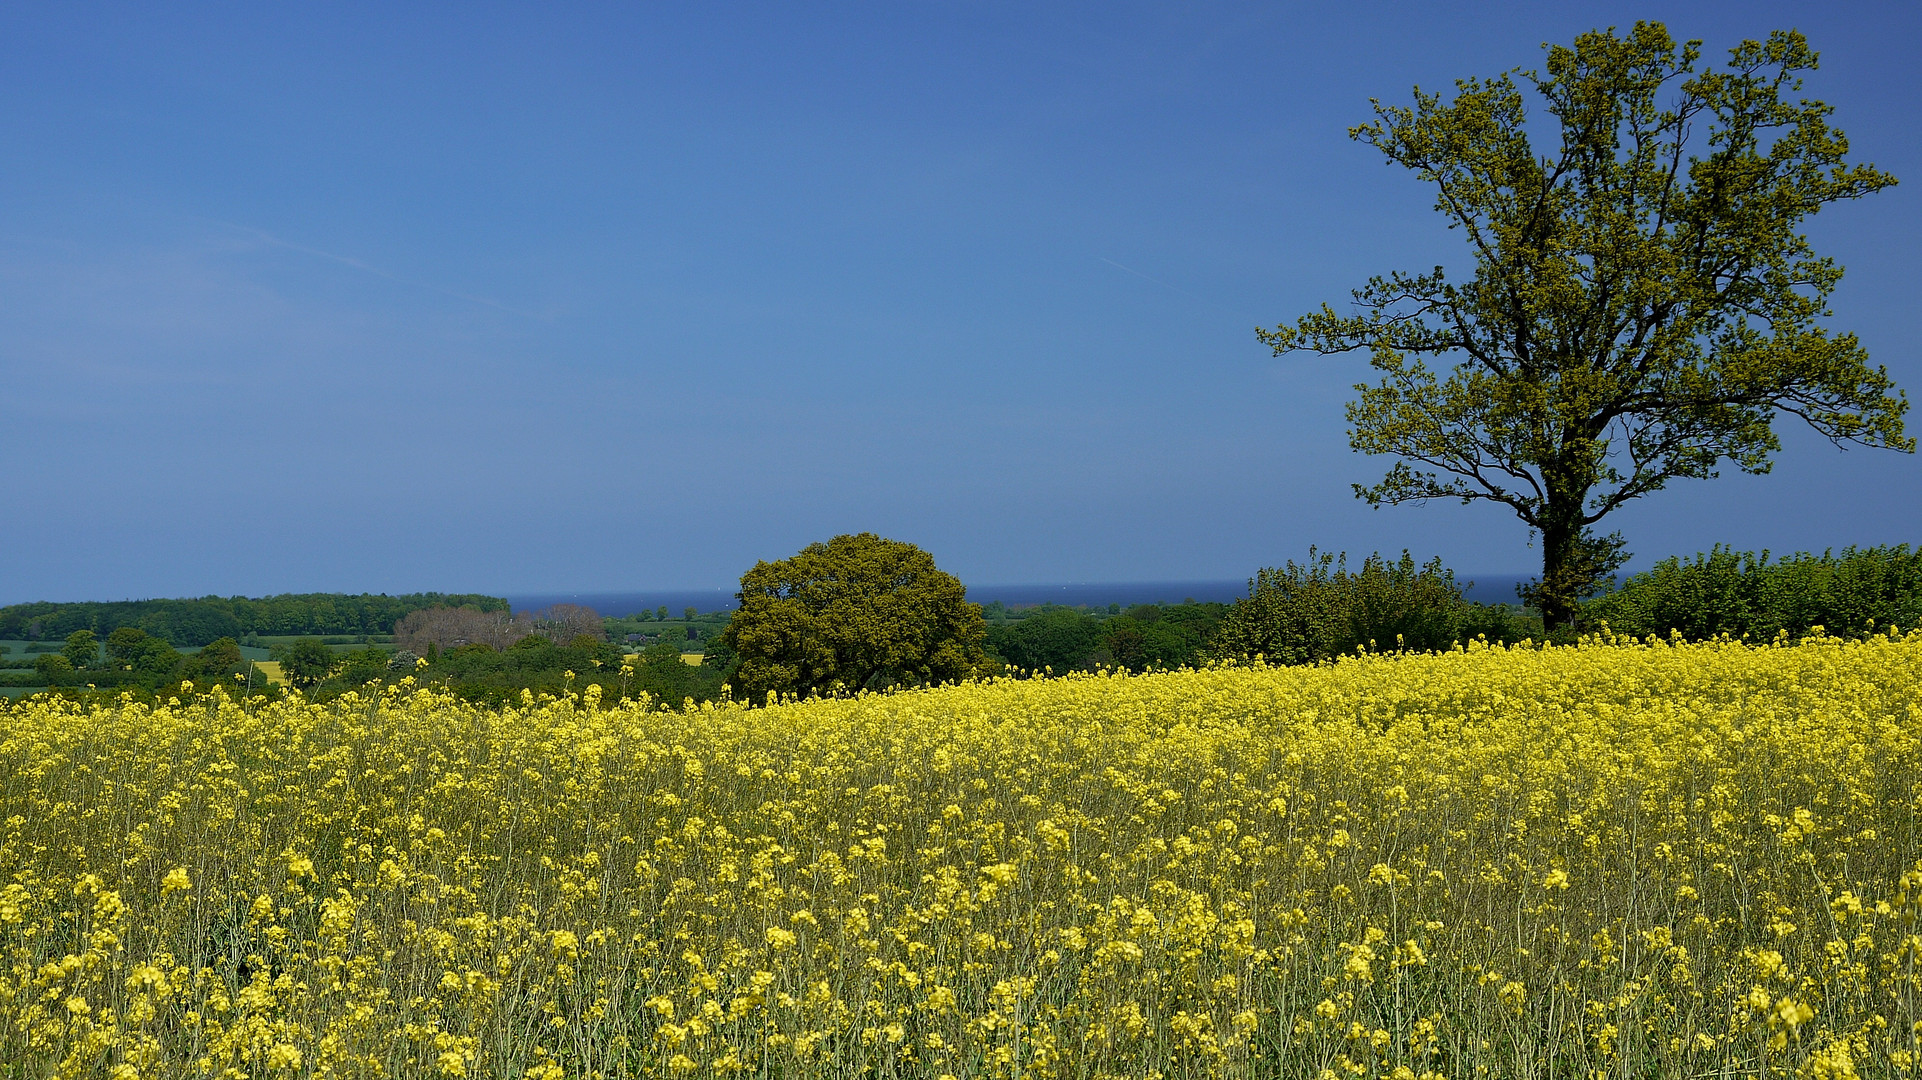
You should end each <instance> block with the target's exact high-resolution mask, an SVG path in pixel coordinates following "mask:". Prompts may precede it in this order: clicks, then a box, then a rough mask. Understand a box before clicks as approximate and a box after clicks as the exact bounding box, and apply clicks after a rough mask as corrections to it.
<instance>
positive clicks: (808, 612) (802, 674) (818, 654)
mask: <svg viewBox="0 0 1922 1080" xmlns="http://www.w3.org/2000/svg"><path fill="white" fill-rule="evenodd" d="M739 600H740V610H739V611H737V612H735V614H734V618H733V620H732V621H730V622H729V623H728V627H727V630H726V631H725V632H724V633H723V634H722V637H721V641H722V643H723V644H724V645H726V646H727V647H728V648H729V649H732V650H733V651H734V652H735V653H736V654H738V656H739V658H740V667H739V668H738V669H737V670H736V671H735V673H734V677H733V680H732V684H733V686H734V688H735V689H736V690H737V691H738V692H739V693H740V694H741V695H742V696H745V697H746V698H747V699H748V700H750V701H758V700H760V699H762V698H763V697H765V695H766V694H767V693H768V692H770V691H779V692H781V693H792V694H802V695H807V694H823V695H830V694H844V693H855V692H858V691H861V690H867V689H878V688H882V687H888V686H915V685H922V684H927V683H939V682H947V681H953V680H958V679H964V678H967V677H968V676H969V675H971V674H974V673H975V672H976V671H978V670H980V669H981V668H982V667H983V665H984V664H985V663H986V661H987V655H986V653H985V651H984V650H983V649H982V646H981V643H982V639H983V637H984V636H985V633H986V631H985V628H984V626H983V623H982V620H981V608H980V605H978V604H971V603H968V601H967V591H966V590H965V589H964V588H963V587H962V585H961V582H960V579H958V578H956V577H955V576H954V575H952V574H949V573H945V572H943V571H942V570H940V569H939V568H937V567H936V566H935V564H934V558H933V557H932V556H930V555H929V554H928V553H927V552H925V551H922V550H921V549H920V548H918V547H916V546H914V545H913V544H908V543H902V542H900V541H897V540H887V539H883V538H882V537H879V536H876V535H875V534H873V533H860V534H857V535H853V536H837V537H835V538H834V539H832V540H829V541H828V542H827V543H825V544H818V543H817V544H810V545H808V546H807V547H806V548H804V549H802V550H801V552H800V553H799V554H797V555H795V556H793V557H792V558H787V559H782V560H780V561H778V562H758V563H755V564H754V567H753V569H751V570H749V571H748V572H747V573H746V574H743V575H742V576H741V591H740V593H739Z"/></svg>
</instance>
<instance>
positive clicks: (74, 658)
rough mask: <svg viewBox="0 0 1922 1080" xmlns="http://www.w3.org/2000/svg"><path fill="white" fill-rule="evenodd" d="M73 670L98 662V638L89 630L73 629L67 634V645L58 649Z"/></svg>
mask: <svg viewBox="0 0 1922 1080" xmlns="http://www.w3.org/2000/svg"><path fill="white" fill-rule="evenodd" d="M60 655H62V656H64V657H66V658H67V663H69V664H71V665H73V668H74V670H75V671H79V670H82V669H84V668H90V667H93V666H94V665H95V664H97V663H99V662H100V639H99V638H98V637H96V636H94V632H93V631H91V630H75V631H74V632H73V633H71V634H68V635H67V647H66V648H64V649H61V650H60Z"/></svg>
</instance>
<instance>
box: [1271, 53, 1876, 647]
mask: <svg viewBox="0 0 1922 1080" xmlns="http://www.w3.org/2000/svg"><path fill="white" fill-rule="evenodd" d="M1699 57H1700V49H1699V46H1698V44H1697V43H1694V42H1690V43H1688V44H1685V45H1680V46H1678V45H1677V44H1676V43H1675V42H1674V41H1673V40H1672V39H1671V38H1670V37H1669V34H1668V31H1667V30H1666V29H1665V28H1664V27H1663V26H1662V25H1661V24H1659V23H1637V24H1636V25H1635V28H1634V29H1633V30H1632V31H1631V32H1630V33H1629V34H1628V35H1627V36H1626V37H1621V38H1617V37H1615V36H1614V34H1613V33H1612V32H1600V31H1597V32H1591V33H1587V34H1583V35H1581V36H1580V37H1578V38H1577V39H1576V40H1575V44H1574V47H1573V48H1568V47H1563V46H1555V47H1552V48H1550V49H1549V53H1548V58H1547V72H1546V74H1543V73H1541V72H1536V71H1521V72H1519V73H1518V74H1519V76H1520V79H1521V80H1522V82H1524V83H1526V84H1527V85H1528V86H1530V87H1532V89H1533V90H1534V91H1535V92H1536V96H1537V97H1538V98H1539V100H1540V103H1541V107H1542V110H1543V111H1544V112H1545V113H1546V114H1547V115H1548V117H1550V118H1551V121H1552V124H1551V126H1550V128H1549V130H1550V131H1551V132H1552V133H1554V134H1553V137H1554V138H1555V139H1556V140H1557V141H1558V142H1559V145H1558V146H1553V147H1550V148H1549V149H1548V151H1547V152H1546V153H1543V152H1539V151H1538V150H1537V149H1536V148H1535V146H1534V145H1532V144H1531V142H1530V141H1529V138H1528V135H1527V133H1526V132H1525V130H1524V114H1525V111H1526V110H1525V105H1526V101H1525V98H1524V95H1523V93H1522V90H1521V89H1520V88H1519V87H1518V85H1517V81H1516V78H1515V77H1513V76H1510V75H1503V76H1500V77H1498V78H1494V79H1488V80H1482V79H1468V80H1464V81H1461V82H1459V83H1457V91H1456V94H1455V96H1454V99H1453V100H1452V101H1444V100H1443V99H1442V97H1441V95H1439V94H1433V93H1424V92H1422V91H1421V90H1420V89H1417V90H1416V91H1415V95H1414V97H1415V100H1414V104H1413V105H1412V106H1390V105H1382V104H1377V105H1376V107H1375V112H1376V119H1375V121H1374V122H1373V123H1369V124H1364V125H1362V126H1359V127H1356V128H1354V129H1353V130H1352V132H1351V134H1352V135H1353V137H1354V138H1356V139H1357V140H1359V141H1361V142H1365V143H1367V144H1369V145H1371V146H1373V147H1375V148H1376V149H1378V150H1380V151H1381V152H1382V153H1383V155H1385V156H1386V157H1387V159H1388V160H1389V161H1390V162H1393V163H1395V164H1399V165H1402V166H1405V167H1407V168H1408V169H1410V170H1412V171H1413V172H1414V173H1415V175H1416V176H1418V177H1419V178H1420V179H1421V180H1422V181H1423V182H1425V183H1428V184H1432V185H1434V187H1435V188H1436V191H1437V201H1436V209H1437V210H1438V211H1440V212H1441V213H1442V214H1443V215H1444V216H1445V217H1446V218H1447V219H1448V221H1449V225H1450V227H1451V228H1453V229H1457V230H1459V232H1460V234H1461V236H1462V237H1463V239H1464V240H1466V241H1467V242H1468V244H1469V250H1470V254H1471V256H1472V258H1473V263H1474V274H1473V277H1472V279H1471V280H1469V281H1468V282H1466V283H1456V282H1451V281H1449V280H1448V279H1447V277H1446V275H1445V274H1444V272H1443V270H1442V269H1441V268H1440V267H1436V268H1435V270H1434V271H1433V272H1432V273H1425V274H1407V273H1399V272H1398V273H1395V274H1391V275H1389V276H1387V277H1376V278H1372V279H1370V281H1369V282H1368V284H1367V285H1366V286H1364V287H1363V288H1361V289H1359V290H1357V291H1356V292H1355V293H1354V298H1355V301H1356V304H1357V306H1358V308H1359V309H1360V312H1359V313H1358V314H1355V315H1342V314H1338V313H1337V312H1336V311H1335V309H1334V308H1332V307H1329V306H1327V305H1324V306H1323V307H1322V309H1321V310H1320V311H1317V312H1313V313H1310V314H1308V315H1305V316H1303V317H1301V318H1300V319H1299V320H1298V321H1297V322H1296V323H1295V324H1294V325H1292V326H1281V327H1278V328H1276V329H1275V330H1273V331H1263V332H1262V334H1261V336H1262V339H1263V340H1264V341H1266V342H1267V343H1268V344H1270V345H1272V346H1273V347H1274V349H1275V351H1276V352H1277V353H1281V352H1285V351H1288V350H1293V349H1307V350H1312V351H1315V352H1320V353H1336V352H1345V351H1349V350H1354V349H1364V350H1367V351H1368V352H1369V353H1370V354H1371V357H1372V359H1371V362H1372V364H1373V366H1374V367H1375V368H1376V369H1377V370H1378V371H1380V372H1381V373H1382V378H1381V381H1380V382H1379V383H1378V384H1376V385H1374V386H1366V385H1363V386H1360V387H1358V388H1357V389H1358V390H1360V392H1361V396H1360V398H1359V399H1358V400H1357V401H1355V402H1354V403H1353V404H1351V405H1350V406H1349V408H1348V422H1349V444H1350V445H1351V446H1352V447H1353V448H1354V449H1356V450H1358V451H1361V452H1363V453H1368V454H1383V455H1390V456H1393V457H1396V458H1399V459H1400V460H1399V461H1397V462H1396V464H1395V465H1394V466H1393V467H1392V468H1391V469H1390V470H1389V472H1388V474H1387V476H1386V477H1385V478H1384V479H1383V480H1382V482H1381V483H1379V484H1377V485H1375V486H1373V487H1368V488H1364V487H1361V486H1359V485H1357V488H1356V493H1357V494H1358V495H1360V496H1361V497H1363V498H1365V499H1367V500H1368V501H1370V502H1371V503H1374V504H1377V505H1380V504H1383V503H1402V502H1421V501H1424V500H1427V499H1460V500H1461V501H1462V502H1464V503H1467V502H1474V501H1478V500H1479V501H1488V502H1493V503H1496V504H1499V505H1502V506H1506V507H1507V508H1508V509H1509V510H1511V511H1512V512H1514V513H1515V514H1516V515H1517V516H1518V517H1520V518H1521V520H1522V521H1523V522H1524V523H1525V524H1526V525H1527V526H1528V527H1529V528H1530V529H1531V530H1534V531H1536V532H1538V533H1540V534H1541V538H1542V559H1543V569H1542V577H1541V579H1540V581H1539V582H1538V583H1537V584H1536V586H1535V587H1534V593H1533V597H1532V598H1533V600H1534V602H1535V603H1536V604H1537V605H1538V606H1539V607H1540V608H1541V610H1542V613H1543V616H1544V618H1546V619H1547V620H1548V622H1549V623H1550V624H1551V625H1561V624H1563V623H1565V622H1567V621H1568V620H1569V619H1570V618H1571V617H1572V615H1573V613H1574V609H1575V604H1576V602H1577V601H1578V600H1579V599H1580V597H1582V596H1584V595H1587V594H1588V593H1590V592H1592V591H1593V589H1594V587H1595V585H1596V583H1597V582H1598V581H1600V580H1601V579H1603V578H1605V577H1606V576H1607V574H1608V573H1609V572H1610V570H1611V569H1612V568H1611V567H1610V566H1609V565H1608V564H1609V562H1610V559H1611V558H1613V557H1615V556H1619V554H1620V543H1619V541H1618V540H1616V539H1615V538H1610V537H1599V536H1597V535H1596V534H1595V533H1594V532H1593V531H1592V529H1591V526H1593V525H1594V524H1595V523H1597V522H1598V521H1600V520H1601V519H1602V518H1603V517H1604V516H1605V515H1607V514H1608V513H1610V512H1611V511H1613V510H1615V509H1617V508H1619V507H1620V506H1622V505H1623V504H1625V503H1627V502H1629V501H1631V500H1633V499H1637V498H1640V497H1642V496H1644V495H1647V494H1650V493H1652V492H1655V491H1659V490H1661V489H1662V488H1663V487H1664V486H1665V485H1666V484H1667V483H1668V481H1670V480H1672V479H1677V478H1706V477H1713V476H1715V475H1717V470H1718V468H1719V467H1720V466H1721V465H1722V464H1723V463H1724V462H1726V463H1728V464H1731V465H1733V466H1734V467H1736V468H1738V469H1741V470H1742V471H1744V472H1752V473H1759V472H1766V471H1767V470H1768V468H1769V466H1770V457H1771V455H1772V454H1773V453H1774V452H1775V451H1776V450H1777V449H1779V447H1780V444H1779V441H1778V439H1777V437H1776V435H1775V433H1774V430H1773V427H1772V424H1773V421H1774V419H1775V417H1776V416H1777V414H1778V413H1782V412H1787V413H1791V414H1793V415H1796V416H1799V417H1801V418H1802V419H1803V420H1804V421H1806V422H1808V423H1809V424H1810V425H1811V426H1813V427H1814V428H1815V430H1816V431H1818V432H1820V433H1821V434H1822V435H1824V436H1826V437H1828V438H1829V439H1831V440H1834V441H1836V442H1838V443H1839V442H1856V443H1861V444H1864V445H1868V446H1879V447H1888V448H1893V449H1901V450H1913V449H1914V441H1913V440H1911V439H1909V438H1908V437H1907V436H1906V435H1905V434H1904V432H1903V425H1902V415H1903V413H1904V412H1905V411H1906V410H1907V408H1908V403H1907V401H1906V400H1905V399H1904V397H1903V396H1902V394H1901V393H1900V392H1899V391H1898V390H1897V389H1896V388H1895V385H1894V383H1893V381H1892V380H1891V379H1890V378H1889V376H1888V374H1887V372H1886V371H1885V370H1884V369H1882V368H1880V367H1871V366H1869V364H1868V354H1867V352H1866V350H1864V349H1863V348H1862V345H1861V343H1860V342H1859V341H1857V340H1856V338H1855V336H1854V335H1853V334H1847V333H1843V334H1836V335H1833V336H1831V335H1830V334H1829V333H1828V331H1827V330H1826V328H1824V327H1823V326H1822V325H1821V323H1820V320H1821V319H1822V318H1824V317H1825V316H1827V314H1828V298H1829V296H1830V294H1831V293H1832V292H1833V290H1834V289H1835V286H1836V283H1837V282H1838V281H1840V280H1841V276H1842V269H1841V267H1839V266H1837V265H1836V264H1835V263H1834V261H1833V260H1831V259H1828V258H1825V257H1822V256H1819V255H1817V254H1816V253H1815V251H1814V249H1813V248H1812V247H1811V246H1810V244H1809V241H1808V239H1807V237H1806V235H1805V234H1804V233H1803V232H1802V231H1801V222H1802V219H1804V218H1805V217H1807V216H1808V215H1810V214H1813V213H1815V212H1817V211H1818V210H1820V209H1821V208H1822V207H1824V206H1826V205H1828V204H1830V203H1834V202H1838V201H1842V200H1848V199H1855V198H1859V197H1861V196H1863V195H1867V194H1870V193H1872V192H1875V191H1878V190H1880V189H1882V188H1885V187H1888V186H1890V185H1892V184H1894V183H1895V178H1894V177H1892V176H1889V175H1888V174H1886V173H1883V172H1880V171H1878V170H1876V169H1875V168H1873V167H1872V166H1866V165H1852V164H1849V163H1848V162H1847V161H1846V160H1845V159H1846V156H1847V153H1848V141H1847V140H1846V139H1845V138H1843V136H1842V134H1841V133H1840V132H1839V131H1836V130H1834V129H1832V128H1831V127H1829V125H1828V117H1829V114H1830V112H1831V110H1830V108H1829V106H1827V105H1824V104H1822V103H1821V102H1819V101H1808V100H1795V99H1792V95H1793V94H1795V93H1796V92H1798V91H1799V90H1800V88H1801V81H1800V75H1801V73H1802V72H1804V71H1808V70H1811V69H1813V68H1814V67H1815V64H1816V54H1815V53H1814V52H1813V51H1812V50H1810V48H1809V46H1808V43H1807V41H1806V40H1805V39H1804V38H1803V37H1802V35H1801V34H1799V33H1796V32H1794V31H1778V32H1776V33H1773V34H1771V35H1770V36H1769V37H1768V39H1767V40H1766V41H1763V42H1755V41H1745V42H1743V43H1742V44H1741V45H1739V46H1737V47H1736V48H1735V49H1733V50H1731V53H1730V62H1729V64H1728V66H1727V67H1726V68H1723V69H1715V68H1713V67H1698V65H1697V61H1698V59H1699ZM1444 356H1445V357H1449V358H1451V360H1453V361H1454V362H1455V366H1454V368H1453V370H1452V371H1450V372H1445V373H1442V374H1439V375H1438V374H1437V373H1436V372H1435V371H1433V370H1431V369H1430V368H1429V367H1428V366H1427V364H1426V362H1425V361H1424V359H1423V358H1424V357H1444ZM1615 565H1619V559H1617V560H1616V562H1615Z"/></svg>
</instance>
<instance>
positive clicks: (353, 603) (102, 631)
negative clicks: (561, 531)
mask: <svg viewBox="0 0 1922 1080" xmlns="http://www.w3.org/2000/svg"><path fill="white" fill-rule="evenodd" d="M434 607H450V608H461V607H466V608H474V609H477V610H479V611H484V612H497V611H498V612H504V611H506V610H507V607H508V605H507V601H506V600H503V599H501V598H500V597H496V596H481V595H478V594H471V593H459V594H456V593H435V592H428V593H408V594H406V595H404V596H388V595H386V594H385V593H380V594H371V593H361V594H359V595H349V594H345V593H288V594H284V595H281V596H267V597H259V598H251V597H245V596H228V597H222V596H205V597H201V598H199V599H195V600H122V601H113V602H84V603H72V604H56V603H47V602H40V603H32V604H13V605H10V606H7V607H0V638H7V639H13V640H22V639H24V640H27V641H45V640H56V641H57V640H64V639H65V638H66V637H67V635H69V634H71V633H73V632H74V631H76V630H89V631H92V632H93V633H95V634H99V635H103V636H104V635H106V634H108V633H111V632H112V631H114V630H117V629H119V628H121V627H123V626H124V627H133V628H135V629H138V630H141V631H144V632H145V633H146V634H148V635H149V636H151V637H155V638H159V639H160V640H162V641H165V642H167V643H168V644H171V645H173V646H175V647H177V648H195V647H198V646H201V645H206V644H209V643H211V642H214V641H218V640H219V639H221V638H235V639H240V638H244V637H246V636H248V635H258V636H262V637H300V636H321V635H341V634H345V635H355V636H359V635H363V634H365V635H371V634H388V633H392V632H393V629H394V624H395V623H397V622H399V621H400V620H401V619H402V618H404V617H406V616H407V615H409V614H411V613H413V612H415V611H421V610H425V609H427V608H434Z"/></svg>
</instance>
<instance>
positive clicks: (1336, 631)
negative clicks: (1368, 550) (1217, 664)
mask: <svg viewBox="0 0 1922 1080" xmlns="http://www.w3.org/2000/svg"><path fill="white" fill-rule="evenodd" d="M1477 636H1486V637H1488V638H1489V639H1490V640H1493V641H1501V640H1508V639H1510V638H1512V637H1515V636H1517V635H1516V632H1515V630H1514V628H1513V626H1512V623H1511V620H1510V618H1509V615H1508V610H1507V608H1506V607H1505V606H1497V607H1484V606H1482V605H1479V604H1473V603H1470V602H1469V601H1468V600H1466V599H1464V598H1463V597H1462V590H1461V586H1460V585H1459V584H1458V583H1457V582H1456V581H1455V575H1454V574H1453V573H1452V572H1451V571H1449V570H1447V569H1445V568H1444V567H1443V566H1442V564H1441V560H1440V559H1431V560H1430V561H1429V562H1428V563H1426V564H1425V565H1421V566H1417V565H1416V564H1415V560H1414V557H1413V556H1411V555H1410V554H1408V552H1406V551H1404V552H1402V556H1401V559H1400V561H1399V562H1392V563H1391V562H1388V561H1387V560H1385V559H1383V558H1382V557H1381V556H1380V555H1370V556H1368V558H1367V559H1365V560H1363V562H1362V565H1361V568H1360V569H1359V570H1356V571H1353V572H1350V571H1349V569H1348V556H1347V555H1346V554H1343V555H1341V556H1339V557H1337V556H1335V555H1332V554H1328V553H1325V552H1321V553H1318V552H1316V551H1315V549H1313V548H1310V549H1309V552H1308V561H1307V563H1305V564H1299V563H1296V562H1294V561H1293V560H1290V561H1289V562H1288V565H1287V566H1285V567H1283V568H1281V569H1273V568H1264V569H1262V570H1261V571H1260V572H1259V573H1257V574H1256V576H1255V578H1254V579H1253V580H1252V581H1250V582H1249V583H1248V595H1247V596H1245V597H1243V598H1242V599H1240V600H1237V601H1236V602H1235V605H1234V607H1233V608H1232V609H1231V610H1230V611H1229V612H1228V616H1227V618H1226V619H1224V620H1223V621H1222V624H1221V629H1220V630H1219V631H1218V632H1217V633H1216V635H1215V639H1214V642H1213V646H1212V652H1213V653H1214V655H1216V656H1218V657H1221V658H1223V659H1237V660H1245V659H1252V658H1254V657H1258V656H1259V657H1264V658H1266V659H1267V660H1269V661H1271V662H1275V663H1282V664H1303V663H1314V662H1316V661H1321V660H1329V659H1333V658H1334V657H1337V656H1341V655H1344V654H1347V653H1353V652H1356V651H1357V650H1360V649H1368V650H1370V651H1393V650H1398V649H1406V650H1410V651H1416V652H1420V651H1429V650H1436V649H1446V648H1448V647H1450V646H1451V645H1454V644H1455V643H1456V642H1458V641H1462V640H1468V639H1472V638H1475V637H1477Z"/></svg>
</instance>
